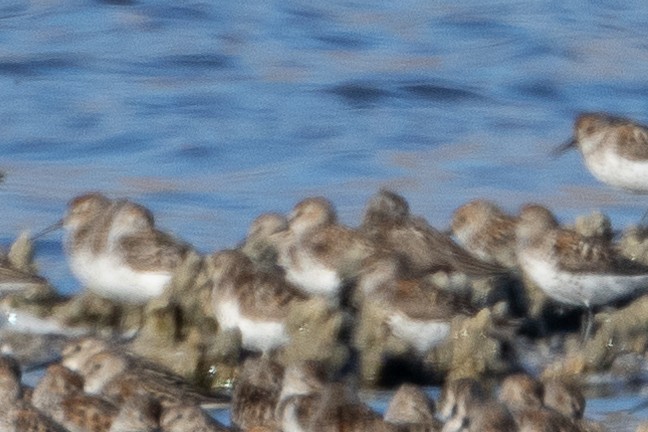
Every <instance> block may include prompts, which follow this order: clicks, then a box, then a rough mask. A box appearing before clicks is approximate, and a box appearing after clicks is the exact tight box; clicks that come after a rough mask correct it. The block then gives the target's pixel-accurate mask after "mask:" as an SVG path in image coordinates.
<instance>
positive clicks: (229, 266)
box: [0, 114, 648, 432]
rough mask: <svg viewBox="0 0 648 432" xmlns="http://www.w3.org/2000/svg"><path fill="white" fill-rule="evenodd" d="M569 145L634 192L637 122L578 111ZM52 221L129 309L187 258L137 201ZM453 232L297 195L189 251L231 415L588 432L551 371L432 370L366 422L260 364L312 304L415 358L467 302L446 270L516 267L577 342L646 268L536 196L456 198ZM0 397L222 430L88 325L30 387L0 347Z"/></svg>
mask: <svg viewBox="0 0 648 432" xmlns="http://www.w3.org/2000/svg"><path fill="white" fill-rule="evenodd" d="M572 146H576V147H578V148H579V149H580V150H581V152H582V154H583V157H584V159H585V162H586V164H587V166H588V168H589V169H590V170H591V171H592V173H593V174H594V175H595V176H596V177H598V178H599V179H601V180H602V181H604V182H606V183H609V184H612V185H614V186H618V187H622V188H625V189H630V190H634V191H648V129H646V128H645V127H643V126H641V125H639V124H637V123H634V122H632V121H629V120H626V119H621V118H616V117H611V116H608V115H604V114H584V115H581V116H580V117H579V118H578V119H577V121H576V125H575V128H574V136H573V139H572V140H570V141H569V142H568V143H567V144H565V145H564V146H563V147H562V148H560V149H559V151H563V150H565V149H567V148H569V147H572ZM56 227H62V228H63V229H64V230H65V241H64V246H65V252H66V255H67V258H68V261H69V265H70V268H71V270H72V273H73V274H74V276H75V277H76V278H77V279H78V280H79V281H80V283H81V284H82V285H83V286H84V287H85V288H86V289H87V290H89V291H91V292H93V293H95V294H97V295H99V296H101V297H104V298H107V299H110V300H113V301H115V302H121V303H126V304H131V305H144V304H146V303H147V302H149V301H151V300H153V299H155V298H157V297H159V296H161V295H162V294H163V293H164V291H165V289H166V288H167V287H168V286H169V284H170V283H171V282H172V279H173V277H174V272H175V271H176V269H177V268H179V266H181V265H182V263H183V261H184V260H185V259H186V257H187V256H188V255H189V254H190V253H192V248H191V246H190V245H188V244H186V243H184V242H182V241H180V240H178V239H177V238H174V237H172V236H171V235H169V234H167V233H165V232H163V231H161V230H159V229H158V228H157V227H156V226H155V223H154V218H153V215H152V214H151V212H150V211H149V210H148V209H146V208H145V207H143V206H141V205H139V204H137V203H134V202H132V201H129V200H125V199H120V200H113V199H109V198H107V197H106V196H104V195H102V194H100V193H87V194H84V195H81V196H78V197H76V198H74V199H73V200H72V201H71V202H70V203H69V206H68V209H67V212H66V214H65V216H64V217H63V219H62V220H61V221H60V223H58V224H57V225H56ZM451 230H452V234H453V236H454V238H453V237H452V236H451V235H450V233H445V232H441V231H439V230H436V229H435V228H433V227H432V226H430V225H429V224H428V223H427V221H426V220H425V219H424V218H421V217H416V216H413V215H412V214H411V213H410V210H409V206H408V203H407V202H406V200H405V199H404V198H403V197H402V196H400V195H398V194H396V193H394V192H392V191H389V190H381V191H379V192H378V193H377V194H376V195H375V196H373V197H372V198H371V199H370V200H369V202H368V204H367V206H366V209H365V213H364V216H363V220H362V223H361V224H360V226H359V227H357V228H351V227H348V226H344V225H342V224H340V223H338V221H337V218H336V212H335V209H334V206H333V205H332V203H331V202H330V201H329V200H327V199H325V198H322V197H311V198H306V199H304V200H303V201H301V202H299V203H298V204H297V205H296V206H295V207H294V209H293V211H292V212H291V213H290V215H288V216H287V217H286V216H284V215H280V214H275V213H268V214H264V215H261V216H260V217H258V218H257V219H256V220H255V221H254V223H253V224H252V226H251V228H250V230H249V232H248V236H247V238H246V240H245V242H244V243H243V244H242V245H241V246H240V247H238V248H236V249H231V250H224V251H219V252H216V253H214V254H212V255H210V256H207V257H204V259H203V261H204V269H205V272H206V274H207V276H208V280H209V286H210V289H209V292H208V295H207V297H206V299H205V302H204V304H203V309H204V311H205V313H206V314H207V315H208V316H209V317H210V318H211V319H213V320H214V321H215V322H216V323H217V325H218V329H219V332H223V333H228V332H229V333H232V334H235V335H236V336H237V337H238V338H239V340H240V345H241V347H242V349H243V350H244V352H246V353H247V356H246V358H245V360H243V359H241V362H242V364H241V366H240V375H239V378H238V380H237V383H236V385H235V387H234V391H233V394H232V400H231V413H232V414H231V416H232V423H233V425H234V426H235V427H237V428H239V429H241V430H269V431H284V432H293V431H328V430H331V431H333V430H345V431H374V430H379V431H382V430H389V431H391V430H394V431H414V430H417V431H418V430H429V431H436V430H442V431H446V432H451V431H486V432H489V431H586V430H604V429H603V427H602V426H601V425H598V424H595V423H593V422H588V421H586V420H583V419H582V417H583V411H584V399H583V396H582V394H581V393H580V390H579V389H578V387H577V386H575V385H573V383H571V382H568V381H565V380H559V379H555V380H546V381H544V382H541V381H538V380H536V379H535V378H533V377H532V376H531V375H529V374H524V373H517V374H511V375H510V376H508V377H507V378H505V379H504V381H503V382H502V383H501V384H500V385H499V386H498V387H499V391H498V397H497V398H495V397H493V396H492V395H491V392H490V391H489V390H488V389H486V388H485V387H484V386H482V385H481V384H480V382H479V381H476V380H474V379H470V378H464V379H456V380H448V381H447V382H446V383H445V386H444V392H443V394H442V397H441V399H440V401H439V411H438V412H435V410H434V402H433V401H432V400H430V399H429V398H428V396H427V395H426V394H425V393H424V392H422V391H421V389H420V388H418V387H416V386H413V385H403V386H402V387H400V389H399V390H398V391H397V392H396V394H395V395H394V397H393V399H392V402H391V404H390V407H389V409H388V410H387V412H386V413H385V415H384V416H381V415H379V414H377V413H376V412H374V411H373V410H372V409H370V408H369V407H368V406H367V405H365V404H364V403H362V402H361V400H360V398H359V396H358V392H357V391H356V390H355V388H354V386H353V385H352V384H350V383H349V381H348V380H341V379H339V372H340V371H339V370H331V368H327V367H325V366H324V365H322V364H319V363H318V362H316V361H300V362H294V363H292V364H285V362H284V363H282V362H280V361H277V360H276V354H277V353H278V352H281V350H282V349H283V347H285V346H286V344H288V343H289V342H290V339H291V333H290V332H289V331H288V329H287V319H288V316H289V315H290V313H291V310H292V309H293V308H294V307H295V305H299V304H303V303H304V302H306V301H308V300H309V299H312V298H319V299H322V300H323V301H324V302H325V304H326V305H328V307H330V308H331V309H342V310H345V311H350V312H349V314H351V315H356V314H357V315H360V314H362V312H363V311H364V310H367V309H371V310H372V311H379V313H378V316H379V318H378V321H376V326H377V327H379V328H380V330H381V331H382V332H383V333H387V334H388V335H389V337H391V338H393V339H396V340H398V341H399V342H400V343H402V344H404V345H405V346H406V347H407V350H406V352H407V353H408V354H406V355H411V356H412V357H413V358H423V357H424V356H425V355H426V354H427V353H429V352H430V351H431V350H433V349H434V348H435V347H437V346H439V345H440V344H443V343H444V342H445V341H446V340H447V339H448V338H449V337H450V334H451V328H452V327H451V322H452V320H453V318H454V317H455V316H457V315H458V314H470V313H473V310H472V309H471V305H469V304H467V303H469V302H467V301H466V300H465V298H464V297H462V295H461V294H460V293H458V292H457V291H456V290H455V288H454V284H453V282H452V281H453V280H454V279H453V278H455V277H457V278H458V279H459V280H466V279H473V278H489V277H500V276H505V277H508V278H514V279H517V280H521V279H522V278H525V281H530V282H531V283H533V284H535V285H536V286H537V287H538V288H539V289H540V290H542V292H544V293H545V295H546V296H548V297H549V298H551V299H553V300H554V301H555V302H557V304H559V305H563V306H566V307H576V308H582V309H583V310H584V311H585V323H584V325H583V326H582V337H583V339H587V338H588V337H590V334H591V332H592V325H593V324H592V309H593V308H595V307H598V306H604V305H608V304H610V303H612V302H615V301H617V300H620V299H624V298H632V297H634V296H637V295H639V294H640V293H643V292H644V291H645V290H648V266H646V265H645V264H642V263H640V262H638V261H636V260H634V259H632V257H628V256H626V255H624V254H623V253H621V251H620V250H619V248H618V247H617V246H616V244H615V242H614V238H613V236H612V234H611V231H605V232H602V233H599V234H597V235H589V236H586V235H583V234H582V233H579V232H577V231H575V230H572V229H568V228H565V227H562V226H561V225H560V224H559V223H558V221H557V219H556V218H555V217H554V216H553V214H552V213H551V212H550V211H549V210H548V209H547V208H545V207H543V206H541V205H537V204H528V205H525V206H523V207H522V208H521V210H520V213H519V215H515V216H514V215H510V214H507V213H505V212H504V211H502V210H501V209H500V208H499V207H497V206H496V205H495V204H493V203H491V202H488V201H485V200H475V201H471V202H469V203H467V204H465V205H464V206H462V207H460V208H459V209H457V210H456V211H455V213H454V215H453V219H452V226H451ZM3 272H4V273H2V274H4V275H5V276H4V279H0V290H4V291H20V290H21V289H23V288H24V287H26V286H29V284H30V283H31V282H30V281H31V279H33V278H34V277H35V276H33V275H28V274H26V273H24V272H22V271H21V270H19V269H15V268H11V266H10V265H9V264H7V262H5V263H4V264H3ZM439 273H442V274H444V275H447V278H446V279H447V281H449V282H448V283H447V284H446V286H444V287H440V286H438V285H437V284H435V282H434V281H435V280H436V279H433V278H431V277H430V275H435V274H439ZM457 275H460V276H457ZM30 278H31V279H30ZM462 278H463V279H462ZM3 281H4V282H3ZM189 294H190V293H188V295H189ZM473 306H474V305H473ZM305 343H307V342H305ZM360 355H362V353H360ZM351 359H353V356H351ZM350 363H351V366H349V365H346V366H345V368H344V370H345V371H347V370H348V369H349V368H351V369H353V365H352V363H353V360H351V362H350ZM0 401H2V402H4V403H3V406H4V407H6V408H7V409H5V410H4V412H0V431H5V430H6V431H50V430H51V431H59V430H69V431H154V430H162V431H211V430H226V428H225V427H224V426H222V425H219V424H218V423H217V422H216V421H215V420H213V419H212V418H211V417H210V416H208V415H207V414H206V413H205V411H203V410H202V409H201V405H202V406H205V404H207V405H209V404H214V403H223V402H224V400H223V398H222V397H221V398H219V397H216V396H214V395H209V394H206V393H203V392H200V391H198V390H196V389H195V388H193V387H192V386H191V385H190V384H188V383H187V382H185V381H183V380H182V379H181V378H180V377H178V376H176V375H174V374H173V373H172V372H170V371H168V370H165V369H163V368H162V367H160V366H157V365H155V364H154V363H152V362H150V361H147V360H144V359H143V358H140V357H138V356H136V355H134V354H132V353H129V352H127V351H125V350H123V349H119V348H118V347H117V345H116V344H113V343H111V342H108V341H106V340H103V339H99V338H93V337H84V338H82V339H77V340H73V341H71V342H70V343H69V344H68V345H67V346H66V348H65V349H64V350H63V353H62V361H61V362H60V363H57V364H54V365H52V366H50V367H49V368H48V369H47V372H46V373H45V375H44V377H43V378H42V379H41V380H40V382H39V383H38V385H37V386H36V387H35V388H34V389H26V388H24V387H23V386H22V384H21V380H20V367H19V365H18V364H17V363H16V362H15V360H13V359H12V357H11V356H9V355H6V356H4V357H2V358H1V359H0Z"/></svg>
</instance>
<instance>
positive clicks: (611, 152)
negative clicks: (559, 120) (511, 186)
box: [556, 113, 648, 193]
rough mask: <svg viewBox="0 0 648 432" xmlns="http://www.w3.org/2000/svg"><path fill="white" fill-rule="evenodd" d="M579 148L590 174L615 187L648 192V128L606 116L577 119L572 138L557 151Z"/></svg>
mask: <svg viewBox="0 0 648 432" xmlns="http://www.w3.org/2000/svg"><path fill="white" fill-rule="evenodd" d="M571 148H578V149H579V150H580V151H581V153H582V155H583V159H584V160H585V165H586V166H587V168H588V169H589V171H590V172H591V173H592V174H593V175H594V177H596V178H597V179H599V180H600V181H602V182H603V183H606V184H609V185H611V186H614V187H618V188H622V189H626V190H629V191H633V192H641V193H645V192H648V127H646V126H644V125H642V124H639V123H637V122H635V121H632V120H629V119H626V118H622V117H616V116H612V115H609V114H605V113H583V114H580V115H579V116H578V117H577V118H576V122H575V124H574V132H573V136H572V138H571V139H570V140H569V141H567V142H566V143H565V144H563V145H562V146H560V147H559V148H558V149H556V153H562V152H564V151H566V150H568V149H571Z"/></svg>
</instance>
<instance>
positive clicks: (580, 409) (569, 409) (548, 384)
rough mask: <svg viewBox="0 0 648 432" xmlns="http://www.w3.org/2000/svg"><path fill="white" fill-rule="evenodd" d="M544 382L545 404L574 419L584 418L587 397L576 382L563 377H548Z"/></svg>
mask: <svg viewBox="0 0 648 432" xmlns="http://www.w3.org/2000/svg"><path fill="white" fill-rule="evenodd" d="M542 384H543V385H544V395H543V398H542V403H543V404H544V406H546V407H547V408H552V409H554V410H556V411H558V412H559V413H562V414H563V415H565V416H567V417H569V418H571V419H572V420H580V419H582V418H583V414H584V412H585V397H584V396H583V392H582V391H581V389H580V388H579V387H578V385H576V383H574V382H570V381H567V380H565V379H561V378H548V379H544V380H542Z"/></svg>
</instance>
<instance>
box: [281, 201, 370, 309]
mask: <svg viewBox="0 0 648 432" xmlns="http://www.w3.org/2000/svg"><path fill="white" fill-rule="evenodd" d="M275 239H276V244H277V247H278V250H279V265H281V266H282V267H283V268H284V269H285V271H286V279H287V280H288V281H289V282H291V283H293V284H294V285H295V286H296V287H297V288H299V289H301V290H302V291H304V292H305V293H306V294H308V295H315V296H322V297H325V298H327V299H328V300H330V301H331V303H333V304H337V303H338V302H339V301H340V297H341V296H343V294H344V293H341V289H342V288H343V286H344V284H345V283H347V282H348V281H350V280H352V279H353V278H354V277H355V276H356V275H357V273H358V271H359V270H360V268H361V267H362V263H363V262H364V260H365V259H366V258H367V257H369V256H371V255H372V254H373V253H374V251H375V246H374V244H373V243H372V242H371V241H370V240H369V239H367V238H366V237H365V236H363V235H362V234H361V233H359V232H358V231H356V230H353V229H351V228H348V227H346V226H343V225H341V224H339V223H338V222H337V214H336V211H335V209H334V207H333V204H332V203H331V202H330V201H329V200H327V199H326V198H322V197H312V198H306V199H304V200H302V201H300V202H299V203H298V204H297V205H296V206H295V208H294V209H293V211H292V213H291V214H290V217H289V219H288V230H287V231H285V232H281V233H277V235H275Z"/></svg>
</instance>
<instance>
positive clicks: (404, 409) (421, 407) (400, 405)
mask: <svg viewBox="0 0 648 432" xmlns="http://www.w3.org/2000/svg"><path fill="white" fill-rule="evenodd" d="M434 414H435V409H434V401H433V400H432V399H430V398H429V397H428V396H427V395H426V394H425V392H424V391H423V390H422V389H421V388H420V387H418V386H415V385H413V384H402V385H401V386H400V387H399V388H398V390H397V391H396V393H394V396H392V398H391V400H390V401H389V405H388V406H387V410H386V411H385V416H384V419H385V421H386V422H388V423H392V424H395V425H398V426H399V427H402V428H403V430H417V431H419V430H420V431H421V432H423V431H430V432H432V431H439V430H441V423H440V422H439V421H438V420H437V419H436V418H435V417H434Z"/></svg>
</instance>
